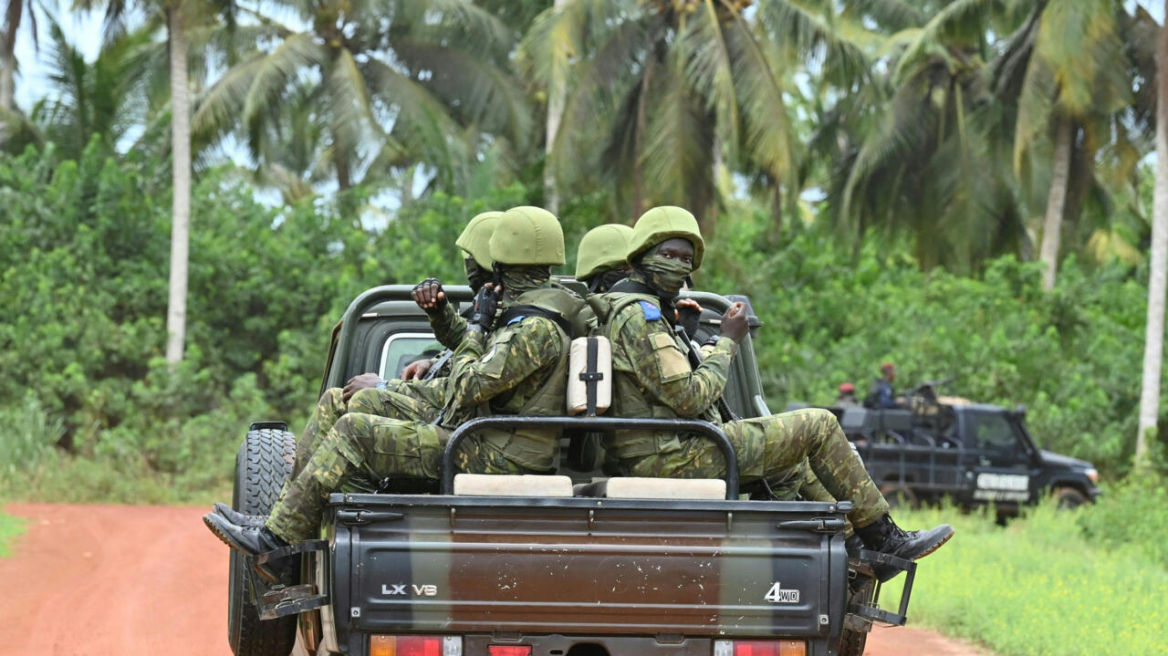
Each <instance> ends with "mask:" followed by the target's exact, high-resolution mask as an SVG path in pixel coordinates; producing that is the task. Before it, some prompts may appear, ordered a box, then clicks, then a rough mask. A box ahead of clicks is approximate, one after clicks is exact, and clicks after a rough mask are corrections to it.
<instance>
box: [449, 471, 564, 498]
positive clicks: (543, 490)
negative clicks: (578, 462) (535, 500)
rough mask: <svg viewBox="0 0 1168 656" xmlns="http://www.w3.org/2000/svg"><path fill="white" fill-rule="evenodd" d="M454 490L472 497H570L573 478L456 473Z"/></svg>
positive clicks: (457, 493) (461, 494)
mask: <svg viewBox="0 0 1168 656" xmlns="http://www.w3.org/2000/svg"><path fill="white" fill-rule="evenodd" d="M454 494H455V495H456V496H470V497H570V496H572V479H570V478H568V477H567V476H543V475H531V474H522V475H515V474H456V475H455V477H454Z"/></svg>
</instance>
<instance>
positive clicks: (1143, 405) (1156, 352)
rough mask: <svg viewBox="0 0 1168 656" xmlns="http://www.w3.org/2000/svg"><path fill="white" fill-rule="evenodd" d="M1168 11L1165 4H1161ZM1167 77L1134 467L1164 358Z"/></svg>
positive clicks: (1144, 449)
mask: <svg viewBox="0 0 1168 656" xmlns="http://www.w3.org/2000/svg"><path fill="white" fill-rule="evenodd" d="M1165 8H1166V9H1168V1H1166V2H1165ZM1159 31H1160V36H1159V39H1158V40H1157V47H1156V51H1157V60H1158V61H1159V62H1161V64H1162V63H1163V62H1168V20H1166V21H1165V25H1164V26H1163V27H1161V28H1160V30H1159ZM1166 78H1168V76H1166V75H1165V70H1164V68H1163V67H1161V68H1160V70H1159V72H1158V74H1157V76H1156V85H1157V87H1158V89H1159V93H1158V94H1157V96H1158V98H1157V100H1158V102H1157V103H1156V189H1155V194H1154V196H1155V200H1154V207H1153V221H1152V266H1151V270H1150V271H1149V274H1148V322H1147V328H1146V329H1145V336H1144V340H1145V341H1144V380H1143V391H1142V393H1141V394H1140V422H1139V432H1138V433H1137V434H1136V466H1137V467H1139V466H1143V465H1144V464H1145V463H1146V462H1147V454H1148V439H1149V438H1150V437H1152V436H1154V431H1155V429H1156V425H1157V424H1158V422H1159V418H1160V367H1161V365H1162V363H1163V355H1164V294H1165V289H1166V288H1168V79H1166Z"/></svg>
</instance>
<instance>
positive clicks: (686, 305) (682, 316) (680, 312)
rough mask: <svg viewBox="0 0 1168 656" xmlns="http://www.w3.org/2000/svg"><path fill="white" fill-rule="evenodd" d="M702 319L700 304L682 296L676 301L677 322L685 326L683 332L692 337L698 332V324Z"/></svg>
mask: <svg viewBox="0 0 1168 656" xmlns="http://www.w3.org/2000/svg"><path fill="white" fill-rule="evenodd" d="M701 319H702V306H700V305H698V302H697V301H695V300H693V299H690V298H684V299H682V300H680V301H678V302H677V323H678V324H679V325H680V326H681V327H682V328H685V334H687V335H689V337H690V339H693V338H694V337H696V336H697V334H698V325H699V324H700V323H701Z"/></svg>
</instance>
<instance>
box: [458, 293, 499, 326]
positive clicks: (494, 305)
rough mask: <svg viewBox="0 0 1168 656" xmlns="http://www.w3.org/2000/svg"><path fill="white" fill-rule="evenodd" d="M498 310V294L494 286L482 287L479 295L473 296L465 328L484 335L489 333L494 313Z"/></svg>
mask: <svg viewBox="0 0 1168 656" xmlns="http://www.w3.org/2000/svg"><path fill="white" fill-rule="evenodd" d="M498 308H499V292H498V291H496V290H495V289H494V285H484V286H483V288H482V289H480V290H479V293H477V294H475V297H474V307H472V308H471V313H470V319H467V322H466V323H467V326H468V327H469V328H471V329H472V330H480V331H482V332H484V333H489V332H491V328H493V327H494V326H495V311H496V310H498Z"/></svg>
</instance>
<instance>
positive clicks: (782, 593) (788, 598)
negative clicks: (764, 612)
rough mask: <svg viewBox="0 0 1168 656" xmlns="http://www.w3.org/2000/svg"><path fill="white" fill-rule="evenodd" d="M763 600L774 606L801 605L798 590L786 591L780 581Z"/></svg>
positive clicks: (776, 582)
mask: <svg viewBox="0 0 1168 656" xmlns="http://www.w3.org/2000/svg"><path fill="white" fill-rule="evenodd" d="M763 599H765V600H766V601H769V602H771V603H774V604H797V603H799V591H798V590H784V589H783V588H782V586H781V585H780V584H779V582H778V581H775V584H774V585H772V586H771V589H770V591H769V592H767V593H766V595H764V596H763Z"/></svg>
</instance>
